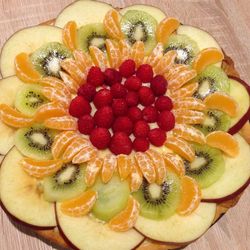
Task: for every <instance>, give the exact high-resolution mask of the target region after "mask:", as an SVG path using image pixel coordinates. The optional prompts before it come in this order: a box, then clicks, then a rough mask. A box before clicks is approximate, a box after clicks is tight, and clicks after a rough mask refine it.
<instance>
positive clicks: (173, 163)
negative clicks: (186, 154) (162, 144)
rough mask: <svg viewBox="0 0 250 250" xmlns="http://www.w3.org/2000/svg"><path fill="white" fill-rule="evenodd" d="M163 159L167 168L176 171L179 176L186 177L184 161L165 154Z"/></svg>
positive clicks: (174, 155) (173, 155)
mask: <svg viewBox="0 0 250 250" xmlns="http://www.w3.org/2000/svg"><path fill="white" fill-rule="evenodd" d="M163 158H164V161H165V166H166V168H167V169H168V168H169V169H170V170H172V171H174V172H175V173H176V174H177V175H178V176H183V175H185V166H184V162H183V160H182V159H181V158H180V157H179V156H178V155H176V154H173V153H164V154H163Z"/></svg>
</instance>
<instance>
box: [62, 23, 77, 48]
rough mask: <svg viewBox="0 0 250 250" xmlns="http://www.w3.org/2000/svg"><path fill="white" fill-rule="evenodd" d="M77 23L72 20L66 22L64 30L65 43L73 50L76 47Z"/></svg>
mask: <svg viewBox="0 0 250 250" xmlns="http://www.w3.org/2000/svg"><path fill="white" fill-rule="evenodd" d="M76 36H77V25H76V22H74V21H70V22H68V23H66V25H65V26H64V28H63V31H62V37H63V39H62V40H63V43H64V45H65V46H66V47H68V48H69V49H70V50H71V51H73V50H75V49H76Z"/></svg>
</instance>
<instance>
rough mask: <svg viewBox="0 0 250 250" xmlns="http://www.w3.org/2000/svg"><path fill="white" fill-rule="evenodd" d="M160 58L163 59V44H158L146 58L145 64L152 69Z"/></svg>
mask: <svg viewBox="0 0 250 250" xmlns="http://www.w3.org/2000/svg"><path fill="white" fill-rule="evenodd" d="M162 57H163V44H162V43H158V44H157V45H156V47H155V48H154V49H153V51H152V52H151V54H150V55H149V56H148V57H147V59H146V62H145V63H147V64H149V65H151V66H152V67H155V66H156V65H157V64H158V62H159V61H160V59H161V58H162Z"/></svg>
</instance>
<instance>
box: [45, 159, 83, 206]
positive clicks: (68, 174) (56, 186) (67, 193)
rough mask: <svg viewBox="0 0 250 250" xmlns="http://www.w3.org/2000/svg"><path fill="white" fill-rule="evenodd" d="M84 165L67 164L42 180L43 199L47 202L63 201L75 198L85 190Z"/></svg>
mask: <svg viewBox="0 0 250 250" xmlns="http://www.w3.org/2000/svg"><path fill="white" fill-rule="evenodd" d="M85 167H86V166H85V164H82V165H78V164H72V163H67V164H64V165H63V166H62V168H61V169H60V170H58V171H57V172H56V173H55V174H53V175H52V176H50V177H46V178H45V179H44V180H43V190H44V198H45V200H47V201H50V202H54V201H58V202H61V201H65V200H69V199H72V198H74V197H77V196H78V195H80V194H81V193H83V192H84V191H85V189H86V184H85V181H84V174H85V173H84V169H85Z"/></svg>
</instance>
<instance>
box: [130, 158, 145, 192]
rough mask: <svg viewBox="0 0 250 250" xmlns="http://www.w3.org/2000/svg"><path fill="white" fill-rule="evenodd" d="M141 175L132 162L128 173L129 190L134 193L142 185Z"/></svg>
mask: <svg viewBox="0 0 250 250" xmlns="http://www.w3.org/2000/svg"><path fill="white" fill-rule="evenodd" d="M142 181H143V175H142V172H141V170H140V169H139V167H138V166H137V165H136V164H135V163H134V162H132V165H131V173H130V190H131V192H136V191H138V189H139V188H140V186H141V185H142Z"/></svg>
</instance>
